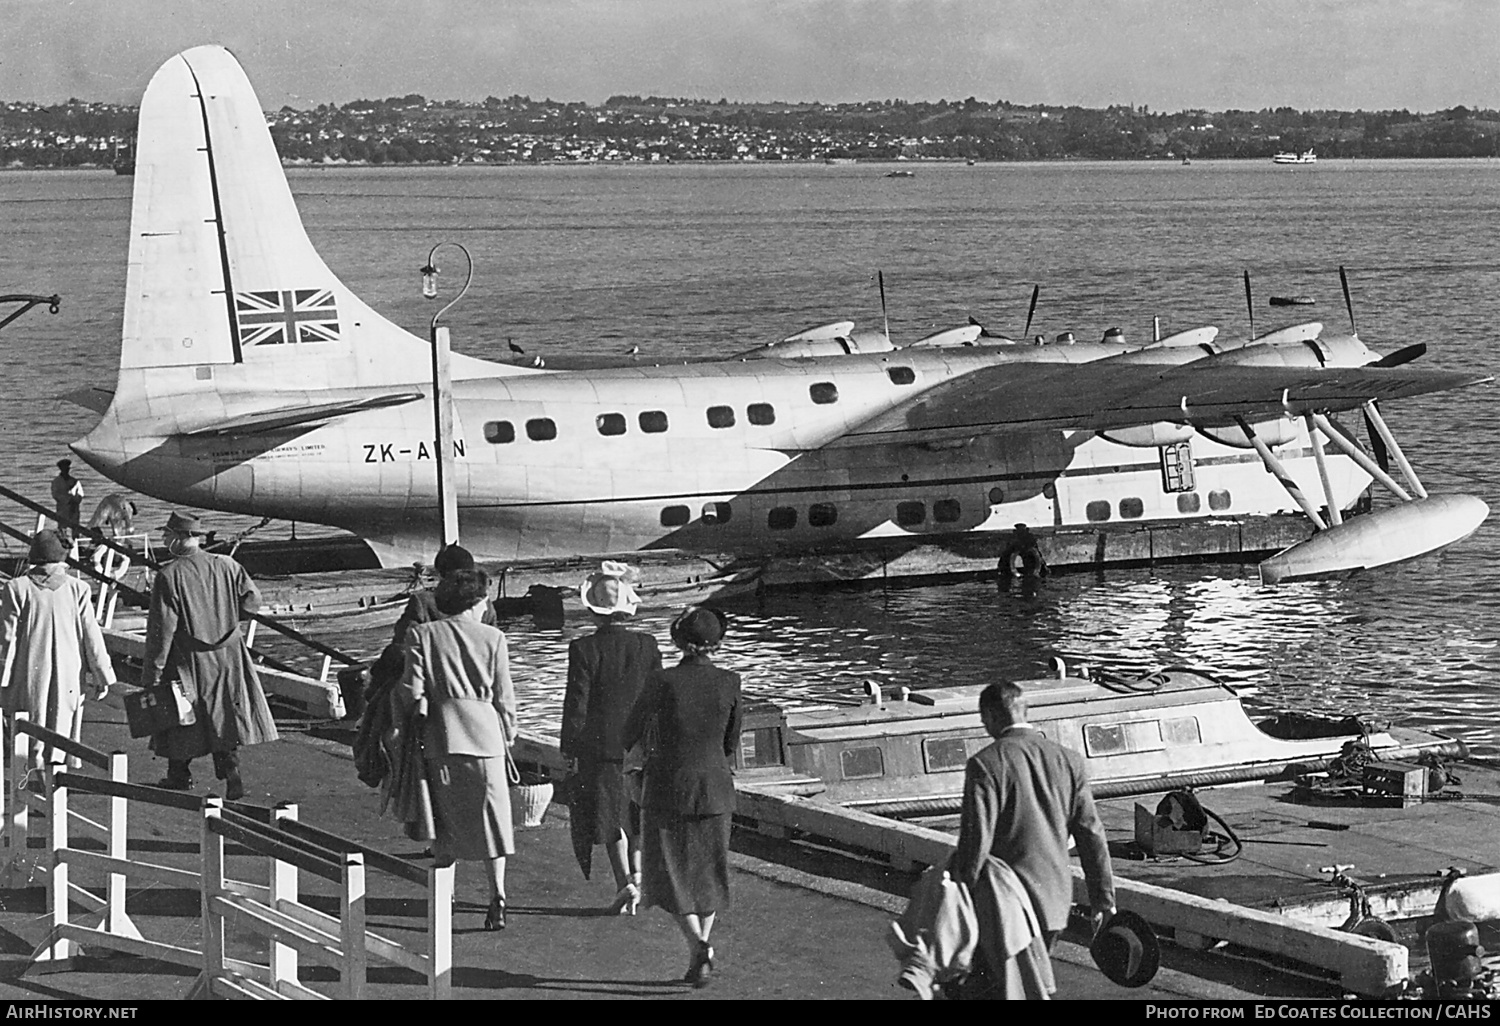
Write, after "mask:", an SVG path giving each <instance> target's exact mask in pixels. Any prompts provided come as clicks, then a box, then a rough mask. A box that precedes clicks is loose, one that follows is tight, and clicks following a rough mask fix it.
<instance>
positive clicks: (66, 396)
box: [57, 385, 115, 413]
mask: <svg viewBox="0 0 1500 1026" xmlns="http://www.w3.org/2000/svg"><path fill="white" fill-rule="evenodd" d="M57 398H59V399H62V400H64V401H66V402H70V403H72V404H73V405H74V406H82V407H83V408H84V409H85V410H93V411H94V412H95V413H103V412H104V411H105V410H107V409H109V404H110V403H111V402H113V401H114V398H115V393H114V392H113V391H112V390H110V389H107V388H95V387H93V386H92V385H90V386H85V387H84V388H75V389H74V390H73V391H71V392H64V393H63V394H62V395H60V396H58V397H57Z"/></svg>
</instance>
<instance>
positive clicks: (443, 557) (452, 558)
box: [432, 542, 474, 577]
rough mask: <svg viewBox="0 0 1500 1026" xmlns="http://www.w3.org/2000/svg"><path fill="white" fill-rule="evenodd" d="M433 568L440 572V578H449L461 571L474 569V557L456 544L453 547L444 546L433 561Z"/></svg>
mask: <svg viewBox="0 0 1500 1026" xmlns="http://www.w3.org/2000/svg"><path fill="white" fill-rule="evenodd" d="M432 568H433V569H434V570H436V571H437V572H438V576H439V577H447V576H448V575H449V574H451V573H455V572H457V571H459V570H472V569H474V556H473V554H472V553H470V552H469V550H468V549H466V548H464V547H463V546H462V545H460V544H458V543H457V542H454V543H453V544H452V545H444V546H443V548H442V550H441V551H440V552H438V554H437V555H436V556H434V557H433V559H432Z"/></svg>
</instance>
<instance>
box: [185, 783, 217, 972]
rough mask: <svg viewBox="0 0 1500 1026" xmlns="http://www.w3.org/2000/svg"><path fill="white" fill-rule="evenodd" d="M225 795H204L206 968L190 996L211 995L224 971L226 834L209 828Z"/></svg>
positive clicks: (200, 884) (202, 887) (200, 883)
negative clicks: (219, 901) (221, 900)
mask: <svg viewBox="0 0 1500 1026" xmlns="http://www.w3.org/2000/svg"><path fill="white" fill-rule="evenodd" d="M223 815H224V799H222V798H220V797H218V796H217V795H209V796H208V797H207V798H204V799H203V839H202V841H201V850H202V856H203V865H202V874H201V876H200V877H199V880H198V888H199V891H198V893H199V894H200V895H201V896H202V904H201V910H202V911H201V915H202V917H203V972H202V973H200V974H199V975H198V979H197V981H196V982H195V983H194V984H193V989H192V990H191V991H190V992H189V993H188V996H189V997H198V998H212V997H213V996H214V981H215V980H217V979H219V978H220V977H222V976H223V975H224V915H223V913H221V912H219V911H218V909H217V904H216V903H217V899H218V898H220V897H221V896H222V895H223V894H224V835H223V834H221V833H219V832H218V831H216V830H210V829H209V826H210V820H215V819H222V818H223Z"/></svg>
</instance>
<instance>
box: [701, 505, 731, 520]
mask: <svg viewBox="0 0 1500 1026" xmlns="http://www.w3.org/2000/svg"><path fill="white" fill-rule="evenodd" d="M733 513H734V507H733V506H731V505H729V503H727V502H705V503H704V504H703V522H704V523H705V524H727V523H729V518H730V516H732V515H733Z"/></svg>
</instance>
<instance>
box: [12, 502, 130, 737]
mask: <svg viewBox="0 0 1500 1026" xmlns="http://www.w3.org/2000/svg"><path fill="white" fill-rule="evenodd" d="M28 558H29V559H30V561H31V563H33V564H34V565H33V566H32V568H31V570H30V571H29V572H28V573H26V574H24V575H22V576H20V577H14V578H12V579H11V580H9V581H6V582H5V587H4V590H3V591H0V653H12V654H10V655H8V656H7V657H6V658H5V663H6V665H5V670H6V674H5V677H4V679H0V685H3V686H4V690H3V691H0V695H4V705H5V710H6V711H7V712H11V713H14V712H25V713H26V714H27V715H28V716H30V717H31V721H32V722H33V723H39V724H41V725H42V726H44V727H46V728H47V729H48V730H52V731H56V732H57V733H59V734H63V735H65V736H67V737H70V738H72V739H73V740H74V741H77V740H79V737H80V734H81V732H82V728H83V691H84V687H83V678H84V673H85V672H87V673H89V674H90V675H92V677H93V685H94V686H93V688H92V694H93V697H94V698H97V699H102V698H104V697H105V696H106V695H108V694H109V688H110V685H112V684H114V683H115V670H114V665H113V663H111V661H110V658H109V651H108V650H107V649H106V648H105V647H104V634H103V632H101V631H100V630H99V621H98V620H97V619H95V617H94V605H93V598H92V596H91V595H90V593H89V587H88V585H87V584H85V583H83V582H82V581H80V580H78V579H77V578H76V577H72V576H69V574H68V567H67V563H66V562H65V561H66V560H67V558H68V546H67V544H66V543H65V542H64V541H63V539H62V537H61V536H60V535H59V534H58V533H57V532H56V531H52V530H47V531H38V532H37V534H36V537H35V538H33V539H32V542H31V552H30V555H29V557H28ZM36 747H37V746H36V745H35V744H33V757H35V754H36ZM48 752H49V753H50V749H49V750H48ZM47 757H49V758H50V754H48V756H47Z"/></svg>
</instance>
